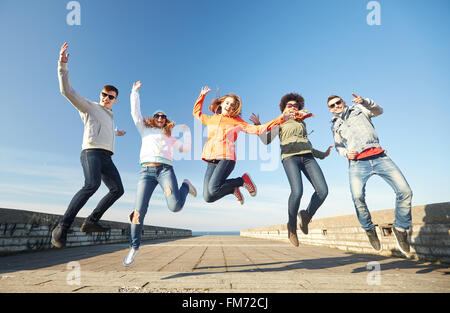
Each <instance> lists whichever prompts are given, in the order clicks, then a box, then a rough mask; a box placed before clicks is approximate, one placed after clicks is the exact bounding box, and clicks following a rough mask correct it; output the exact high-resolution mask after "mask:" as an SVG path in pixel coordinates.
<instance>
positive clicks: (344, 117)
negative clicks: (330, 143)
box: [331, 98, 383, 157]
mask: <svg viewBox="0 0 450 313" xmlns="http://www.w3.org/2000/svg"><path fill="white" fill-rule="evenodd" d="M382 113H383V108H382V107H381V106H379V105H378V104H376V103H375V102H374V101H373V100H371V99H368V98H365V99H364V103H363V104H356V105H352V106H350V107H346V108H345V109H344V111H343V112H342V113H341V114H336V115H335V116H334V117H333V118H332V119H331V123H332V124H331V131H332V132H333V135H334V142H335V147H336V150H337V151H338V152H339V154H340V155H342V156H343V157H347V150H355V151H357V153H361V152H363V151H364V150H366V149H369V148H376V147H380V143H379V140H378V135H377V133H376V132H375V128H374V126H373V124H372V121H371V118H372V117H375V116H378V115H380V114H382Z"/></svg>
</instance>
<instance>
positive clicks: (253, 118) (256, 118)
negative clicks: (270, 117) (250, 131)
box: [250, 113, 261, 125]
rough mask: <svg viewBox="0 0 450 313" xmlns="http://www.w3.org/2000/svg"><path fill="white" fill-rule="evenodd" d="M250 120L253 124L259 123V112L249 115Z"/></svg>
mask: <svg viewBox="0 0 450 313" xmlns="http://www.w3.org/2000/svg"><path fill="white" fill-rule="evenodd" d="M250 121H251V122H252V123H253V124H255V125H261V122H260V121H259V114H256V115H255V113H252V115H251V116H250Z"/></svg>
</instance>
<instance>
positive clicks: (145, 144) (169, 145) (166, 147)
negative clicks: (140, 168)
mask: <svg viewBox="0 0 450 313" xmlns="http://www.w3.org/2000/svg"><path fill="white" fill-rule="evenodd" d="M130 103H131V116H132V117H133V121H134V124H135V125H136V128H137V130H138V132H139V134H140V135H141V137H142V145H141V152H140V163H141V164H143V163H156V162H157V163H165V164H169V165H172V160H173V149H174V148H175V149H178V151H180V152H189V151H190V150H191V131H190V130H189V128H188V127H187V126H185V125H182V129H183V142H181V141H180V140H178V139H176V138H174V137H172V136H170V137H169V136H167V135H165V134H164V131H163V130H162V129H160V128H156V127H147V126H145V124H144V118H143V117H142V114H141V105H140V99H139V92H137V91H135V90H132V91H131V95H130Z"/></svg>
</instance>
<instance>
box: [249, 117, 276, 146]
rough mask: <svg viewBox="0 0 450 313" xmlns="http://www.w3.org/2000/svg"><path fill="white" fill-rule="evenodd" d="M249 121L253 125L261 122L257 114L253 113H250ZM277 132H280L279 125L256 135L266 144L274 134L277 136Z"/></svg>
mask: <svg viewBox="0 0 450 313" xmlns="http://www.w3.org/2000/svg"><path fill="white" fill-rule="evenodd" d="M250 121H251V122H252V123H253V124H254V125H261V122H260V121H259V114H256V115H255V114H254V113H252V115H251V116H250ZM279 132H280V127H279V126H276V127H273V128H272V130H270V131H268V132H266V133H264V134H261V135H258V137H259V139H260V140H261V142H262V143H263V144H265V145H268V144H270V143H271V142H272V140H273V139H274V138H275V137H276V136H278V134H279Z"/></svg>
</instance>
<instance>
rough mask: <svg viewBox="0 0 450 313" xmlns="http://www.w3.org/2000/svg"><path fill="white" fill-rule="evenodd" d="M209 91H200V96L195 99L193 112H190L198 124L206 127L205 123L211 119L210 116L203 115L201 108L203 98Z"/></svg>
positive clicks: (207, 88) (205, 89)
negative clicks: (200, 123)
mask: <svg viewBox="0 0 450 313" xmlns="http://www.w3.org/2000/svg"><path fill="white" fill-rule="evenodd" d="M210 91H211V89H210V88H209V87H203V88H202V90H201V91H200V95H199V96H198V98H197V101H195V104H194V110H193V111H192V114H193V115H194V117H195V118H196V119H198V120H200V122H202V123H203V124H205V125H206V123H207V121H208V120H209V119H210V118H211V116H209V115H205V114H203V113H202V107H203V101H205V97H206V95H207V94H208V92H210Z"/></svg>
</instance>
